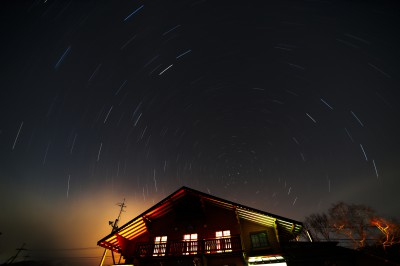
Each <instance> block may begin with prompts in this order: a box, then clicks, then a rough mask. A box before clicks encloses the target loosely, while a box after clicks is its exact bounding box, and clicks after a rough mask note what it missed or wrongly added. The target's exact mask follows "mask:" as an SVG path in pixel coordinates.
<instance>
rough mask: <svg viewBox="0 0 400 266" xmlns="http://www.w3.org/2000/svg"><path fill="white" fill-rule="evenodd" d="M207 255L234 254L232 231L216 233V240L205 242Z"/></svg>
mask: <svg viewBox="0 0 400 266" xmlns="http://www.w3.org/2000/svg"><path fill="white" fill-rule="evenodd" d="M205 248H206V253H222V252H232V242H231V231H230V230H225V231H216V232H215V238H214V239H208V240H206V241H205Z"/></svg>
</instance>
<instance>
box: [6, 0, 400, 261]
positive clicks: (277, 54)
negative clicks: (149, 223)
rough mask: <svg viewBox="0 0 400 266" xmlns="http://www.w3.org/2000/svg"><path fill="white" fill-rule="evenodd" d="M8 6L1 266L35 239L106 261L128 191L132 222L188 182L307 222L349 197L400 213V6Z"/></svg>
mask: <svg viewBox="0 0 400 266" xmlns="http://www.w3.org/2000/svg"><path fill="white" fill-rule="evenodd" d="M0 12H1V13H0V33H1V40H2V41H1V44H0V48H1V49H0V62H1V75H0V103H1V105H0V108H1V109H0V111H1V112H0V204H1V205H0V206H1V220H0V232H1V233H2V235H0V263H2V262H4V261H5V260H6V259H8V258H9V257H10V256H11V255H13V254H14V253H15V248H17V247H19V246H20V245H21V244H22V243H23V242H26V243H27V245H26V248H27V249H29V251H25V252H24V254H23V256H24V255H29V256H30V258H28V259H36V258H40V257H41V256H42V255H43V254H47V255H49V254H51V255H52V256H56V257H57V258H59V259H60V260H63V261H69V262H70V264H68V265H78V262H77V261H78V260H80V261H84V263H85V265H96V264H98V263H99V259H98V257H100V256H101V254H102V250H101V249H100V248H94V247H95V246H96V242H97V241H98V240H99V239H100V238H102V237H103V236H105V235H106V234H108V233H109V231H110V230H111V228H110V227H109V225H108V221H109V220H114V219H115V218H116V216H117V214H118V206H116V203H117V202H120V201H122V200H123V199H124V198H126V204H127V206H128V207H127V208H126V213H123V216H122V221H121V224H122V223H124V222H126V221H128V220H130V219H132V218H134V217H135V216H136V215H138V214H140V213H141V212H143V211H144V210H146V209H147V208H149V207H151V206H152V205H153V204H155V203H157V202H158V201H160V200H161V199H163V198H164V197H166V196H168V195H169V194H170V193H172V192H174V191H175V190H177V189H179V188H180V187H181V186H183V185H185V186H188V187H191V188H194V189H197V190H200V191H203V192H206V193H211V194H212V195H215V196H218V197H222V198H226V199H228V200H231V201H235V202H238V203H241V204H244V205H248V206H251V207H254V208H258V209H261V210H264V211H268V212H271V213H275V214H278V215H282V216H285V217H288V218H291V219H297V220H300V221H301V220H302V219H303V218H304V216H306V215H309V214H311V213H314V212H319V211H325V210H326V209H327V208H329V206H330V205H331V204H332V203H334V202H337V201H339V200H341V201H345V202H349V203H358V204H366V205H370V206H371V207H373V208H374V209H376V210H377V211H378V212H379V213H380V214H382V215H384V216H386V217H399V213H400V207H399V203H398V202H399V199H398V198H399V197H398V195H399V193H398V190H399V187H400V177H399V170H400V154H399V148H400V141H399V136H400V126H399V122H400V107H399V104H398V103H399V100H400V92H399V90H400V79H399V77H400V67H399V62H400V50H399V49H400V32H399V26H400V5H399V4H397V3H396V1H351V0H349V1H298V0H296V1H294V0H293V1H288V0H268V1H223V0H222V1H205V0H204V1H203V0H201V1H197V0H185V1H183V0H182V1H177V0H171V1H162V0H149V1H122V0H121V1H105V0H99V1H94V0H83V1H78V0H77V1H75V0H72V1H64V0H58V1H56V0H47V1H46V0H40V1H19V0H18V1H4V2H2V3H1V8H0ZM54 250H57V252H58V253H57V252H54ZM66 257H69V258H71V257H73V258H75V260H73V262H71V260H67V259H66ZM77 257H79V258H80V259H77Z"/></svg>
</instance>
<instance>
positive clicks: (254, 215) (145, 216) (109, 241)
mask: <svg viewBox="0 0 400 266" xmlns="http://www.w3.org/2000/svg"><path fill="white" fill-rule="evenodd" d="M188 194H189V195H194V196H198V197H201V198H202V199H203V200H204V201H208V202H210V203H212V204H214V205H216V206H219V207H222V208H225V209H229V210H234V211H236V213H237V215H238V217H239V218H242V219H245V220H248V221H251V222H254V223H258V224H262V225H265V226H275V225H276V226H277V227H278V231H279V234H280V236H281V237H284V238H285V239H294V238H295V237H296V236H298V235H300V233H301V230H302V227H303V224H302V223H301V222H298V221H295V220H292V219H288V218H285V217H282V216H278V215H275V214H272V213H268V212H264V211H261V210H257V209H254V208H251V207H247V206H244V205H241V204H238V203H235V202H232V201H229V200H225V199H222V198H219V197H215V196H212V195H209V194H206V193H203V192H200V191H197V190H194V189H191V188H188V187H182V188H180V189H178V190H177V191H175V192H174V193H172V194H171V195H169V196H168V197H166V198H165V199H163V200H162V201H160V202H159V203H157V204H156V205H154V206H153V207H151V208H150V209H148V210H146V211H145V212H143V213H142V214H140V215H139V216H137V217H136V218H134V219H132V220H131V221H129V222H128V223H126V224H125V225H123V226H121V227H120V228H119V229H118V230H116V231H114V232H112V233H111V234H109V235H108V236H106V237H104V238H103V239H101V240H99V241H98V242H97V245H99V246H102V247H104V248H107V249H110V250H113V251H116V252H119V251H120V246H119V244H118V239H117V235H119V236H120V237H123V238H126V239H134V238H135V237H137V236H139V235H141V234H143V233H145V232H146V231H147V228H146V220H153V219H158V218H160V217H162V216H163V215H165V214H167V213H168V212H170V211H171V210H172V209H173V206H174V203H175V202H176V201H177V200H179V199H181V198H183V197H184V196H186V195H188Z"/></svg>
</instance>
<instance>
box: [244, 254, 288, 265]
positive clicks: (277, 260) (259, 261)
mask: <svg viewBox="0 0 400 266" xmlns="http://www.w3.org/2000/svg"><path fill="white" fill-rule="evenodd" d="M248 263H249V264H248V265H249V266H253V265H254V266H287V264H286V262H285V259H284V258H283V257H282V256H279V255H273V256H260V257H249V259H248Z"/></svg>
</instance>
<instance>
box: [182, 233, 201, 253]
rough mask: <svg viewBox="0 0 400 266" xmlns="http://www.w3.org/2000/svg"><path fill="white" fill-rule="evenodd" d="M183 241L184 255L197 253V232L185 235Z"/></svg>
mask: <svg viewBox="0 0 400 266" xmlns="http://www.w3.org/2000/svg"><path fill="white" fill-rule="evenodd" d="M183 242H184V244H185V246H184V252H183V254H184V255H189V254H197V246H198V243H197V234H186V235H183Z"/></svg>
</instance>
